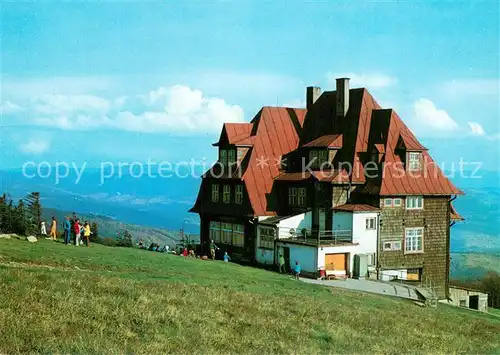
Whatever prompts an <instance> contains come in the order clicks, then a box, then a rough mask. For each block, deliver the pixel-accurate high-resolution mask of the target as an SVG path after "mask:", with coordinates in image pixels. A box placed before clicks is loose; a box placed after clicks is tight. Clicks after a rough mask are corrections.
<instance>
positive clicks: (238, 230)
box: [233, 224, 245, 247]
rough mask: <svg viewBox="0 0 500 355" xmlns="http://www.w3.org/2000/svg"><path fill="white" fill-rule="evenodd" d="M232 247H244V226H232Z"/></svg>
mask: <svg viewBox="0 0 500 355" xmlns="http://www.w3.org/2000/svg"><path fill="white" fill-rule="evenodd" d="M233 245H235V246H238V247H242V246H244V245H245V226H244V225H243V224H233Z"/></svg>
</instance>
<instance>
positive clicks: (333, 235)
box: [279, 229, 352, 246]
mask: <svg viewBox="0 0 500 355" xmlns="http://www.w3.org/2000/svg"><path fill="white" fill-rule="evenodd" d="M279 240H280V241H286V242H292V243H300V244H307V245H315V246H319V245H350V244H352V230H322V231H318V230H311V229H303V230H301V231H297V232H296V233H294V234H293V235H290V237H285V238H283V237H282V238H280V239H279Z"/></svg>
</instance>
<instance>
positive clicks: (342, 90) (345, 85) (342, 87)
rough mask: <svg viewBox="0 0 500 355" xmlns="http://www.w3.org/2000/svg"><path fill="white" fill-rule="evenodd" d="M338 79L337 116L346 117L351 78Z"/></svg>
mask: <svg viewBox="0 0 500 355" xmlns="http://www.w3.org/2000/svg"><path fill="white" fill-rule="evenodd" d="M336 81H337V94H336V100H337V104H336V107H335V111H336V113H337V117H345V115H346V114H347V110H348V109H349V78H338V79H336Z"/></svg>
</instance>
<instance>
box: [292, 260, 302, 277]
mask: <svg viewBox="0 0 500 355" xmlns="http://www.w3.org/2000/svg"><path fill="white" fill-rule="evenodd" d="M301 270H302V268H301V267H300V264H299V262H298V261H296V262H295V270H294V271H295V275H294V276H295V279H296V280H298V279H299V276H300V271H301Z"/></svg>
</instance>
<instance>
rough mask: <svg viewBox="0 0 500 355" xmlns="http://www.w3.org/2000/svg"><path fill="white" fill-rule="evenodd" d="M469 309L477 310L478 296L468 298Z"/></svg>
mask: <svg viewBox="0 0 500 355" xmlns="http://www.w3.org/2000/svg"><path fill="white" fill-rule="evenodd" d="M469 308H472V309H479V296H469Z"/></svg>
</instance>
